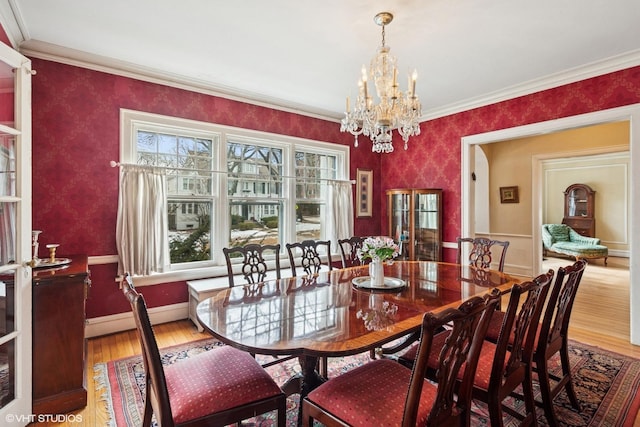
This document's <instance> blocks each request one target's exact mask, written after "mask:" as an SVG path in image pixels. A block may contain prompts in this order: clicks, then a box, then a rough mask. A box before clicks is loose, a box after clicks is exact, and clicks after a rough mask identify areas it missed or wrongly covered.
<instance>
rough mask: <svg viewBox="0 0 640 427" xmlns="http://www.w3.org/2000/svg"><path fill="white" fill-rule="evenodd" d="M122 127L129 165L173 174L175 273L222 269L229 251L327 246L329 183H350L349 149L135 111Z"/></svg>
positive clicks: (171, 240)
mask: <svg viewBox="0 0 640 427" xmlns="http://www.w3.org/2000/svg"><path fill="white" fill-rule="evenodd" d="M121 126H122V132H121V133H122V140H121V158H120V161H121V162H122V163H137V164H143V165H154V166H161V167H164V168H165V170H166V174H167V187H168V188H167V194H168V196H167V199H168V212H167V216H168V227H169V230H168V232H169V250H170V258H171V270H172V271H179V270H187V269H193V268H197V267H205V268H206V267H214V266H221V265H223V264H224V257H223V255H222V248H223V247H229V246H241V245H245V244H248V243H260V244H275V243H280V245H281V248H282V249H281V250H282V252H283V253H284V247H285V243H287V242H293V241H302V240H306V239H323V238H325V236H324V225H323V223H322V221H321V218H323V217H324V209H325V203H326V184H327V180H328V179H348V170H349V168H348V161H349V158H348V156H349V148H348V147H345V146H342V145H337V144H330V143H325V142H318V141H311V140H305V139H300V138H293V137H288V136H284V135H275V134H269V133H264V132H257V131H250V130H245V129H238V128H231V127H226V126H219V125H214V124H210V123H203V122H195V121H192V120H184V119H178V118H172V117H166V116H159V115H155V114H148V113H142V112H137V111H131V110H122V111H121ZM334 249H337V248H334Z"/></svg>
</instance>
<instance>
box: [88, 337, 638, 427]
mask: <svg viewBox="0 0 640 427" xmlns="http://www.w3.org/2000/svg"><path fill="white" fill-rule="evenodd" d="M218 345H222V344H220V343H219V342H218V341H215V340H213V339H207V340H202V341H196V342H192V343H188V344H184V345H180V346H175V347H169V348H165V349H163V350H162V354H163V363H165V364H171V363H174V362H176V361H178V360H180V359H184V358H187V357H190V356H192V355H194V354H197V353H199V352H202V351H207V350H210V349H212V348H214V347H215V346H218ZM259 357H261V356H259ZM570 358H571V365H572V366H573V374H574V381H575V383H574V384H575V387H576V393H577V395H578V399H579V400H580V402H581V404H582V410H581V411H576V410H575V409H573V408H572V407H571V404H570V403H569V401H568V398H567V396H566V394H565V393H564V392H562V393H560V395H558V396H557V397H556V399H555V401H554V403H555V405H556V413H557V414H558V417H559V419H560V420H561V425H562V426H571V427H573V426H592V427H595V426H607V427H614V426H619V427H631V426H633V423H634V420H635V417H636V414H637V413H638V409H639V408H640V393H638V389H639V388H640V359H633V358H629V357H626V356H623V355H620V354H616V353H612V352H609V351H606V350H602V349H599V348H596V347H592V346H589V345H586V344H582V343H578V342H575V341H570ZM262 360H267V359H266V358H264V359H262ZM369 360H370V359H369V355H368V353H367V354H361V355H356V356H349V357H344V358H335V359H333V358H332V359H329V376H330V377H332V376H336V375H339V374H340V373H343V372H346V371H348V370H349V369H352V368H354V367H356V366H359V365H361V364H363V363H366V362H367V361H369ZM558 364H559V362H558V363H556V366H558ZM94 370H95V373H96V377H95V378H96V386H97V387H98V388H99V389H100V391H102V392H103V399H104V401H105V403H106V405H107V411H108V412H109V414H110V419H111V425H112V426H114V427H115V426H117V427H123V426H128V427H137V426H140V425H141V424H142V410H143V407H144V404H143V402H144V371H143V365H142V360H141V358H140V357H139V356H134V357H129V358H125V359H120V360H115V361H110V362H108V363H99V364H96V365H95V366H94ZM267 371H268V372H269V373H270V374H271V375H272V376H273V378H274V379H275V380H276V382H278V383H279V384H283V383H284V382H285V381H286V380H287V379H288V378H290V377H291V376H292V375H293V374H294V373H296V372H299V371H300V366H299V365H298V363H297V361H295V360H291V361H287V362H284V363H280V364H277V365H274V366H271V367H269V368H267ZM298 397H299V396H298V395H293V396H291V397H290V398H289V399H288V402H287V418H288V419H287V425H288V426H295V425H296V420H297V408H298ZM509 404H510V405H511V406H513V407H515V408H518V407H519V406H522V405H523V403H522V402H521V401H518V400H516V399H513V400H512V401H511V402H510V403H509ZM538 422H539V424H540V425H543V426H545V425H548V423H547V420H546V418H545V417H544V414H543V412H542V410H541V409H539V412H538ZM488 424H489V422H488V412H487V410H486V407H484V406H483V405H482V404H478V405H477V406H475V407H474V413H473V415H472V422H471V425H473V426H482V425H488ZM516 424H517V423H516V422H515V420H507V422H506V423H505V425H507V426H510V425H516ZM242 425H243V426H256V427H257V426H260V427H267V426H275V425H276V423H275V413H269V414H265V415H263V416H260V417H256V418H253V419H251V420H247V421H245V422H243V423H242Z"/></svg>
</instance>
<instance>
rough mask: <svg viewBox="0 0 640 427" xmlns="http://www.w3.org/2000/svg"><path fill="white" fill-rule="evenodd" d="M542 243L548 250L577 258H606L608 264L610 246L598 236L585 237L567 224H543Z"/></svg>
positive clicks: (605, 261) (605, 263)
mask: <svg viewBox="0 0 640 427" xmlns="http://www.w3.org/2000/svg"><path fill="white" fill-rule="evenodd" d="M542 244H543V246H544V250H545V253H546V251H552V252H556V253H559V254H563V255H569V256H572V257H575V259H576V260H578V259H581V258H584V259H593V258H604V265H607V257H608V256H609V248H607V247H606V246H604V245H601V244H600V239H598V238H596V237H585V236H582V235H580V234H579V233H578V232H577V231H575V230H574V229H573V228H571V227H569V226H568V225H565V224H543V225H542Z"/></svg>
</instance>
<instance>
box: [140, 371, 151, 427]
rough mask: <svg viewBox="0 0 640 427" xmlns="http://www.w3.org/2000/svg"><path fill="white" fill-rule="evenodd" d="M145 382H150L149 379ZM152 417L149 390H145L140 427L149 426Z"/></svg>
mask: <svg viewBox="0 0 640 427" xmlns="http://www.w3.org/2000/svg"><path fill="white" fill-rule="evenodd" d="M147 381H150V380H149V378H147ZM147 384H148V383H147ZM152 416H153V408H152V407H151V393H150V390H149V389H148V388H147V395H146V397H145V400H144V412H143V415H142V427H150V426H151V417H152Z"/></svg>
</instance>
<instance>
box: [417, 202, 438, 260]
mask: <svg viewBox="0 0 640 427" xmlns="http://www.w3.org/2000/svg"><path fill="white" fill-rule="evenodd" d="M414 197H415V199H414V217H413V219H414V224H413V228H414V233H415V254H414V259H415V260H417V261H425V260H430V261H439V260H440V252H441V250H440V241H441V234H442V233H441V230H440V222H441V218H440V192H439V191H438V192H434V193H416V194H415V196H414Z"/></svg>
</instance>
